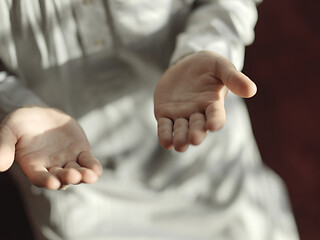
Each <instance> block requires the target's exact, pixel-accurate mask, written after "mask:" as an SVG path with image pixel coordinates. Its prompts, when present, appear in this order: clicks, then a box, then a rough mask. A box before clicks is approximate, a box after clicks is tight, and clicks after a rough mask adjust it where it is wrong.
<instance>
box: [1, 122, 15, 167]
mask: <svg viewBox="0 0 320 240" xmlns="http://www.w3.org/2000/svg"><path fill="white" fill-rule="evenodd" d="M16 143H17V138H16V136H15V135H14V134H13V132H12V131H11V129H10V128H9V127H8V126H6V125H0V172H4V171H6V170H8V169H9V168H10V167H11V165H12V163H13V160H14V155H15V145H16Z"/></svg>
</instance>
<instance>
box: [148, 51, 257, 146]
mask: <svg viewBox="0 0 320 240" xmlns="http://www.w3.org/2000/svg"><path fill="white" fill-rule="evenodd" d="M228 90H230V91H231V92H233V93H234V94H236V95H238V96H241V97H244V98H248V97H252V96H253V95H255V93H256V91H257V88H256V85H255V84H254V83H253V82H252V81H251V80H250V79H249V78H248V77H247V76H245V75H244V74H243V73H241V72H239V71H238V70H236V68H235V67H234V65H233V64H232V63H231V62H230V61H229V60H227V59H226V58H224V57H223V56H221V55H218V54H216V53H213V52H209V51H201V52H197V53H194V54H191V55H188V56H186V57H185V58H183V59H181V60H180V61H178V62H177V63H176V64H174V65H172V66H171V67H170V68H168V70H167V71H166V72H165V73H164V74H163V76H162V77H161V78H160V80H159V82H158V84H157V86H156V89H155V92H154V112H155V117H156V120H157V122H158V138H159V142H160V144H161V145H162V147H163V148H165V149H170V148H171V147H172V146H173V147H174V149H175V150H176V151H179V152H183V151H185V150H186V149H187V148H188V146H189V145H190V144H192V145H199V144H200V143H201V142H202V141H203V139H204V138H205V136H206V134H207V132H208V131H215V130H219V129H220V128H221V127H223V125H224V123H225V121H226V113H225V109H224V99H225V97H226V95H227V92H228Z"/></svg>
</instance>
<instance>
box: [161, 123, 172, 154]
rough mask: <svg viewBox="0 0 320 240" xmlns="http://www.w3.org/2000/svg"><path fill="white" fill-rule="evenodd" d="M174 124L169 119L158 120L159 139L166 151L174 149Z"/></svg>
mask: <svg viewBox="0 0 320 240" xmlns="http://www.w3.org/2000/svg"><path fill="white" fill-rule="evenodd" d="M172 127H173V123H172V121H171V120H170V119H168V118H160V119H159V120H158V139H159V142H160V144H161V146H162V147H163V148H164V149H170V148H171V147H172V133H173V129H172Z"/></svg>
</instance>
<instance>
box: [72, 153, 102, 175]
mask: <svg viewBox="0 0 320 240" xmlns="http://www.w3.org/2000/svg"><path fill="white" fill-rule="evenodd" d="M77 162H78V164H79V165H80V166H81V167H84V168H89V169H91V170H92V171H93V172H94V173H95V174H97V175H98V176H100V175H101V174H102V166H101V164H100V162H99V161H98V159H96V158H95V157H94V156H93V154H92V153H91V152H89V151H84V152H81V153H80V154H79V156H78V161H77Z"/></svg>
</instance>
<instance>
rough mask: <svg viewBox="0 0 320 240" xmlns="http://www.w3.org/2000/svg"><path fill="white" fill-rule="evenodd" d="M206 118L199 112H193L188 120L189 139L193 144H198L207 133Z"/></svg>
mask: <svg viewBox="0 0 320 240" xmlns="http://www.w3.org/2000/svg"><path fill="white" fill-rule="evenodd" d="M205 125H206V119H205V116H204V115H203V114H201V113H194V114H192V115H191V116H190V120H189V141H190V143H191V144H193V145H199V144H200V143H201V142H202V141H203V139H204V138H205V136H206V134H207V129H206V127H205Z"/></svg>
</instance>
